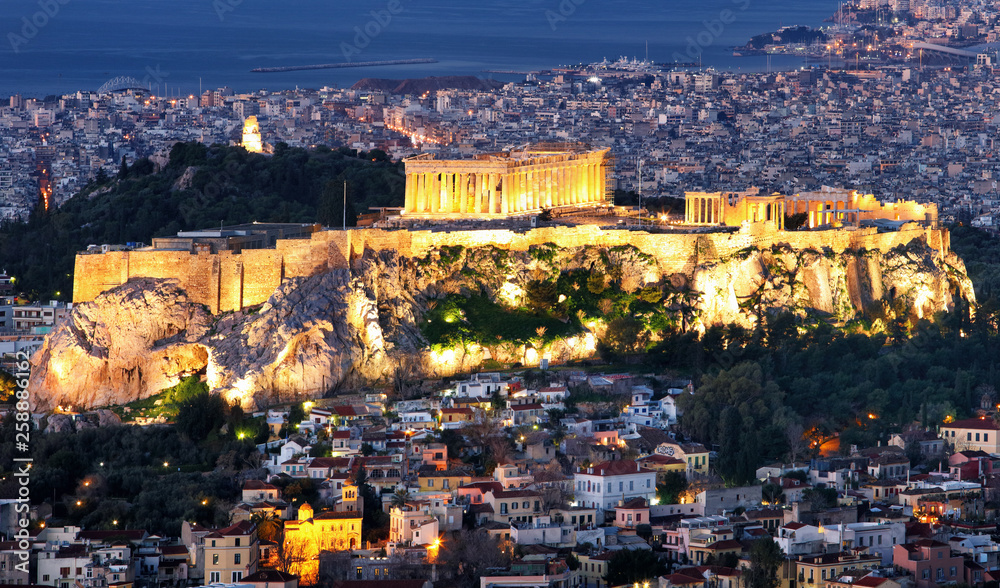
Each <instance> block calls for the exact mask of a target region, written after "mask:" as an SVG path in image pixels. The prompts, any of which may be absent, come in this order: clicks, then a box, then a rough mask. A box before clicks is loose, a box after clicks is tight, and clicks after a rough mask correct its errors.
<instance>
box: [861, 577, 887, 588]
mask: <svg viewBox="0 0 1000 588" xmlns="http://www.w3.org/2000/svg"><path fill="white" fill-rule="evenodd" d="M888 581H889V579H888V578H879V577H878V576H865V577H864V578H858V579H857V580H855V581H854V584H852V585H853V586H863V587H864V588H876V586H881V585H882V583H884V582H888Z"/></svg>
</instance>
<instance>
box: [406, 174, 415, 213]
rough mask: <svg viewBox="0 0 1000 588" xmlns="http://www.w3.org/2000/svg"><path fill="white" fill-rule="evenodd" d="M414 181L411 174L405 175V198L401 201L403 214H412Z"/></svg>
mask: <svg viewBox="0 0 1000 588" xmlns="http://www.w3.org/2000/svg"><path fill="white" fill-rule="evenodd" d="M414 179H415V178H414V177H413V174H406V197H405V200H404V201H403V210H404V211H405V212H413V188H414V186H415V184H414V183H413V182H414Z"/></svg>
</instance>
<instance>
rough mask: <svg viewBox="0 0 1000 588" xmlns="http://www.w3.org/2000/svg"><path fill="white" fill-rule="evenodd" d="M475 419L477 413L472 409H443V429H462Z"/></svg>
mask: <svg viewBox="0 0 1000 588" xmlns="http://www.w3.org/2000/svg"><path fill="white" fill-rule="evenodd" d="M475 419H476V413H475V411H474V410H473V409H471V408H442V409H441V428H443V429H460V428H462V427H464V426H465V424H466V423H470V422H473V421H474V420H475Z"/></svg>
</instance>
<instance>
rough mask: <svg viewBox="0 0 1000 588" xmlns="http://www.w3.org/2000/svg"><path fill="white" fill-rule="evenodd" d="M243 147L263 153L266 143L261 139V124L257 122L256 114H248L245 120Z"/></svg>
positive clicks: (251, 151)
mask: <svg viewBox="0 0 1000 588" xmlns="http://www.w3.org/2000/svg"><path fill="white" fill-rule="evenodd" d="M241 144H242V145H243V148H244V149H246V150H247V151H249V152H250V153H263V152H264V145H263V144H262V143H261V139H260V125H259V124H257V117H256V116H248V117H247V119H246V120H245V121H243V142H242V143H241Z"/></svg>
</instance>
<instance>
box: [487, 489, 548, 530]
mask: <svg viewBox="0 0 1000 588" xmlns="http://www.w3.org/2000/svg"><path fill="white" fill-rule="evenodd" d="M483 503H484V504H488V505H489V506H490V507H492V509H493V515H492V520H493V521H495V522H498V523H508V524H509V523H510V522H511V521H516V522H526V523H530V522H533V521H534V520H535V517H538V516H540V515H542V514H543V513H542V497H541V495H540V494H538V493H537V492H533V491H530V490H489V491H487V492H486V494H485V495H484V496H483Z"/></svg>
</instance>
